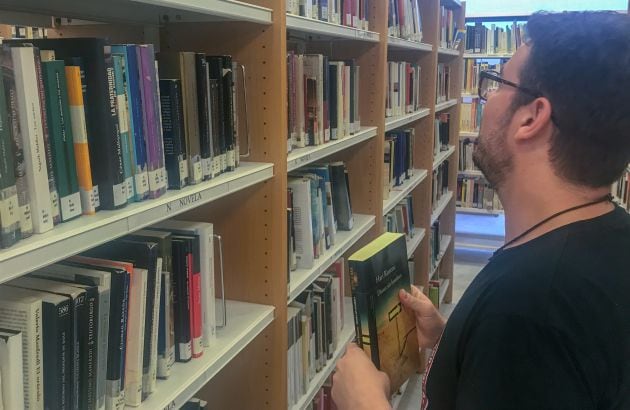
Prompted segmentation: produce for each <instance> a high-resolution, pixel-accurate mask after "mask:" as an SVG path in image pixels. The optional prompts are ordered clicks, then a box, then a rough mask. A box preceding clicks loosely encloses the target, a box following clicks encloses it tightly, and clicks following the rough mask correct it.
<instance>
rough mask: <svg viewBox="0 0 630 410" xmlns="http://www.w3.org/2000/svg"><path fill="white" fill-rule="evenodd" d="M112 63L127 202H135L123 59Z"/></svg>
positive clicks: (116, 58)
mask: <svg viewBox="0 0 630 410" xmlns="http://www.w3.org/2000/svg"><path fill="white" fill-rule="evenodd" d="M112 63H113V66H114V89H115V90H116V100H117V101H116V107H117V108H118V128H119V130H120V148H121V149H122V163H123V173H124V175H125V184H126V185H127V200H128V201H134V200H135V197H136V195H135V192H136V191H135V188H134V183H133V179H134V176H133V171H132V169H133V168H135V167H133V165H135V162H136V161H135V157H134V155H133V151H132V149H133V147H132V146H131V141H129V140H130V134H129V113H128V107H129V104H128V103H127V94H126V92H125V82H126V81H125V79H124V75H123V64H124V62H123V58H122V57H121V56H119V55H112Z"/></svg>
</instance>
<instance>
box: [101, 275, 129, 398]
mask: <svg viewBox="0 0 630 410" xmlns="http://www.w3.org/2000/svg"><path fill="white" fill-rule="evenodd" d="M128 276H129V274H128V273H127V272H126V271H124V270H120V271H116V272H112V276H111V293H110V295H111V296H110V313H109V315H110V316H109V335H108V337H109V344H108V350H109V352H108V355H107V358H108V359H107V381H106V383H107V384H108V386H107V387H106V392H107V393H106V396H109V398H110V399H115V397H113V396H115V395H116V394H115V393H114V392H116V391H118V390H119V389H122V388H123V386H122V384H121V383H122V379H123V377H122V376H123V375H124V365H123V362H124V357H123V352H124V348H123V346H124V344H125V342H126V339H127V304H128V301H129V288H128V280H127V277H128Z"/></svg>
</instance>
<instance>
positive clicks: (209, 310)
mask: <svg viewBox="0 0 630 410" xmlns="http://www.w3.org/2000/svg"><path fill="white" fill-rule="evenodd" d="M207 225H208V226H207V228H206V229H203V230H201V231H200V232H199V234H200V235H199V241H200V244H201V246H200V248H201V251H200V255H201V304H202V306H201V309H202V316H203V323H202V329H203V345H204V347H210V346H211V344H212V342H213V341H214V340H216V309H215V304H216V302H215V286H214V237H213V227H212V225H211V224H207Z"/></svg>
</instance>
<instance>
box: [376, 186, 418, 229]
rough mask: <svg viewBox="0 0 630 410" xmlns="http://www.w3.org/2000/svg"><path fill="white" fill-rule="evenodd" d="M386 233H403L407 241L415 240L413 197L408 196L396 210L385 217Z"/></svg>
mask: <svg viewBox="0 0 630 410" xmlns="http://www.w3.org/2000/svg"><path fill="white" fill-rule="evenodd" d="M383 226H384V227H385V231H386V232H393V233H402V234H404V235H405V237H406V238H407V239H411V238H413V236H414V234H415V232H414V229H415V222H414V218H413V197H412V196H411V195H409V196H407V197H406V198H405V199H403V200H402V201H400V203H399V204H397V205H396V206H395V207H394V209H392V210H391V211H389V212H388V213H387V215H385V216H384V217H383Z"/></svg>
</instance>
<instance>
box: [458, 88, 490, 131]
mask: <svg viewBox="0 0 630 410" xmlns="http://www.w3.org/2000/svg"><path fill="white" fill-rule="evenodd" d="M483 107H484V104H481V103H480V102H479V99H478V98H467V97H464V98H462V104H461V112H460V120H459V123H460V130H461V131H465V132H479V127H480V126H481V118H482V116H483Z"/></svg>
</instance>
